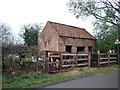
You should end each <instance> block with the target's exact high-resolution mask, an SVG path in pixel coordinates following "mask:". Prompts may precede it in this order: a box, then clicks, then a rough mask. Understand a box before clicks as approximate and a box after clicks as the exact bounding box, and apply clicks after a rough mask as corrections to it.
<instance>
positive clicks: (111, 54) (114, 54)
mask: <svg viewBox="0 0 120 90" xmlns="http://www.w3.org/2000/svg"><path fill="white" fill-rule="evenodd" d="M109 54H110V55H117V53H109Z"/></svg>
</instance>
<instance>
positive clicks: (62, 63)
mask: <svg viewBox="0 0 120 90" xmlns="http://www.w3.org/2000/svg"><path fill="white" fill-rule="evenodd" d="M97 55H98V59H97V63H98V66H100V65H103V64H108V66H109V65H110V64H111V63H117V54H116V53H100V54H97ZM48 58H49V62H48V64H47V65H48V66H47V67H48V68H49V70H50V68H51V67H54V69H51V70H55V69H56V68H58V69H62V68H66V67H78V66H89V67H90V66H91V54H90V53H77V54H75V53H59V54H58V55H54V54H53V55H49V56H48ZM49 70H48V72H49Z"/></svg>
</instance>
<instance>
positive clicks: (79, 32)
mask: <svg viewBox="0 0 120 90" xmlns="http://www.w3.org/2000/svg"><path fill="white" fill-rule="evenodd" d="M48 22H49V23H50V25H51V26H52V27H53V28H54V29H55V30H56V32H57V33H58V34H59V35H60V36H66V37H77V38H88V39H96V38H95V37H93V36H92V35H91V34H90V33H89V32H87V31H86V30H85V29H84V28H79V27H74V26H70V25H65V24H60V23H56V22H51V21H48Z"/></svg>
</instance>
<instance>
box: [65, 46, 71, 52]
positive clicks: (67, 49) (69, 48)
mask: <svg viewBox="0 0 120 90" xmlns="http://www.w3.org/2000/svg"><path fill="white" fill-rule="evenodd" d="M71 50H72V46H70V45H66V52H69V53H71Z"/></svg>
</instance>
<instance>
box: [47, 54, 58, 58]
mask: <svg viewBox="0 0 120 90" xmlns="http://www.w3.org/2000/svg"><path fill="white" fill-rule="evenodd" d="M59 57H60V55H50V56H49V58H59Z"/></svg>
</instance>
